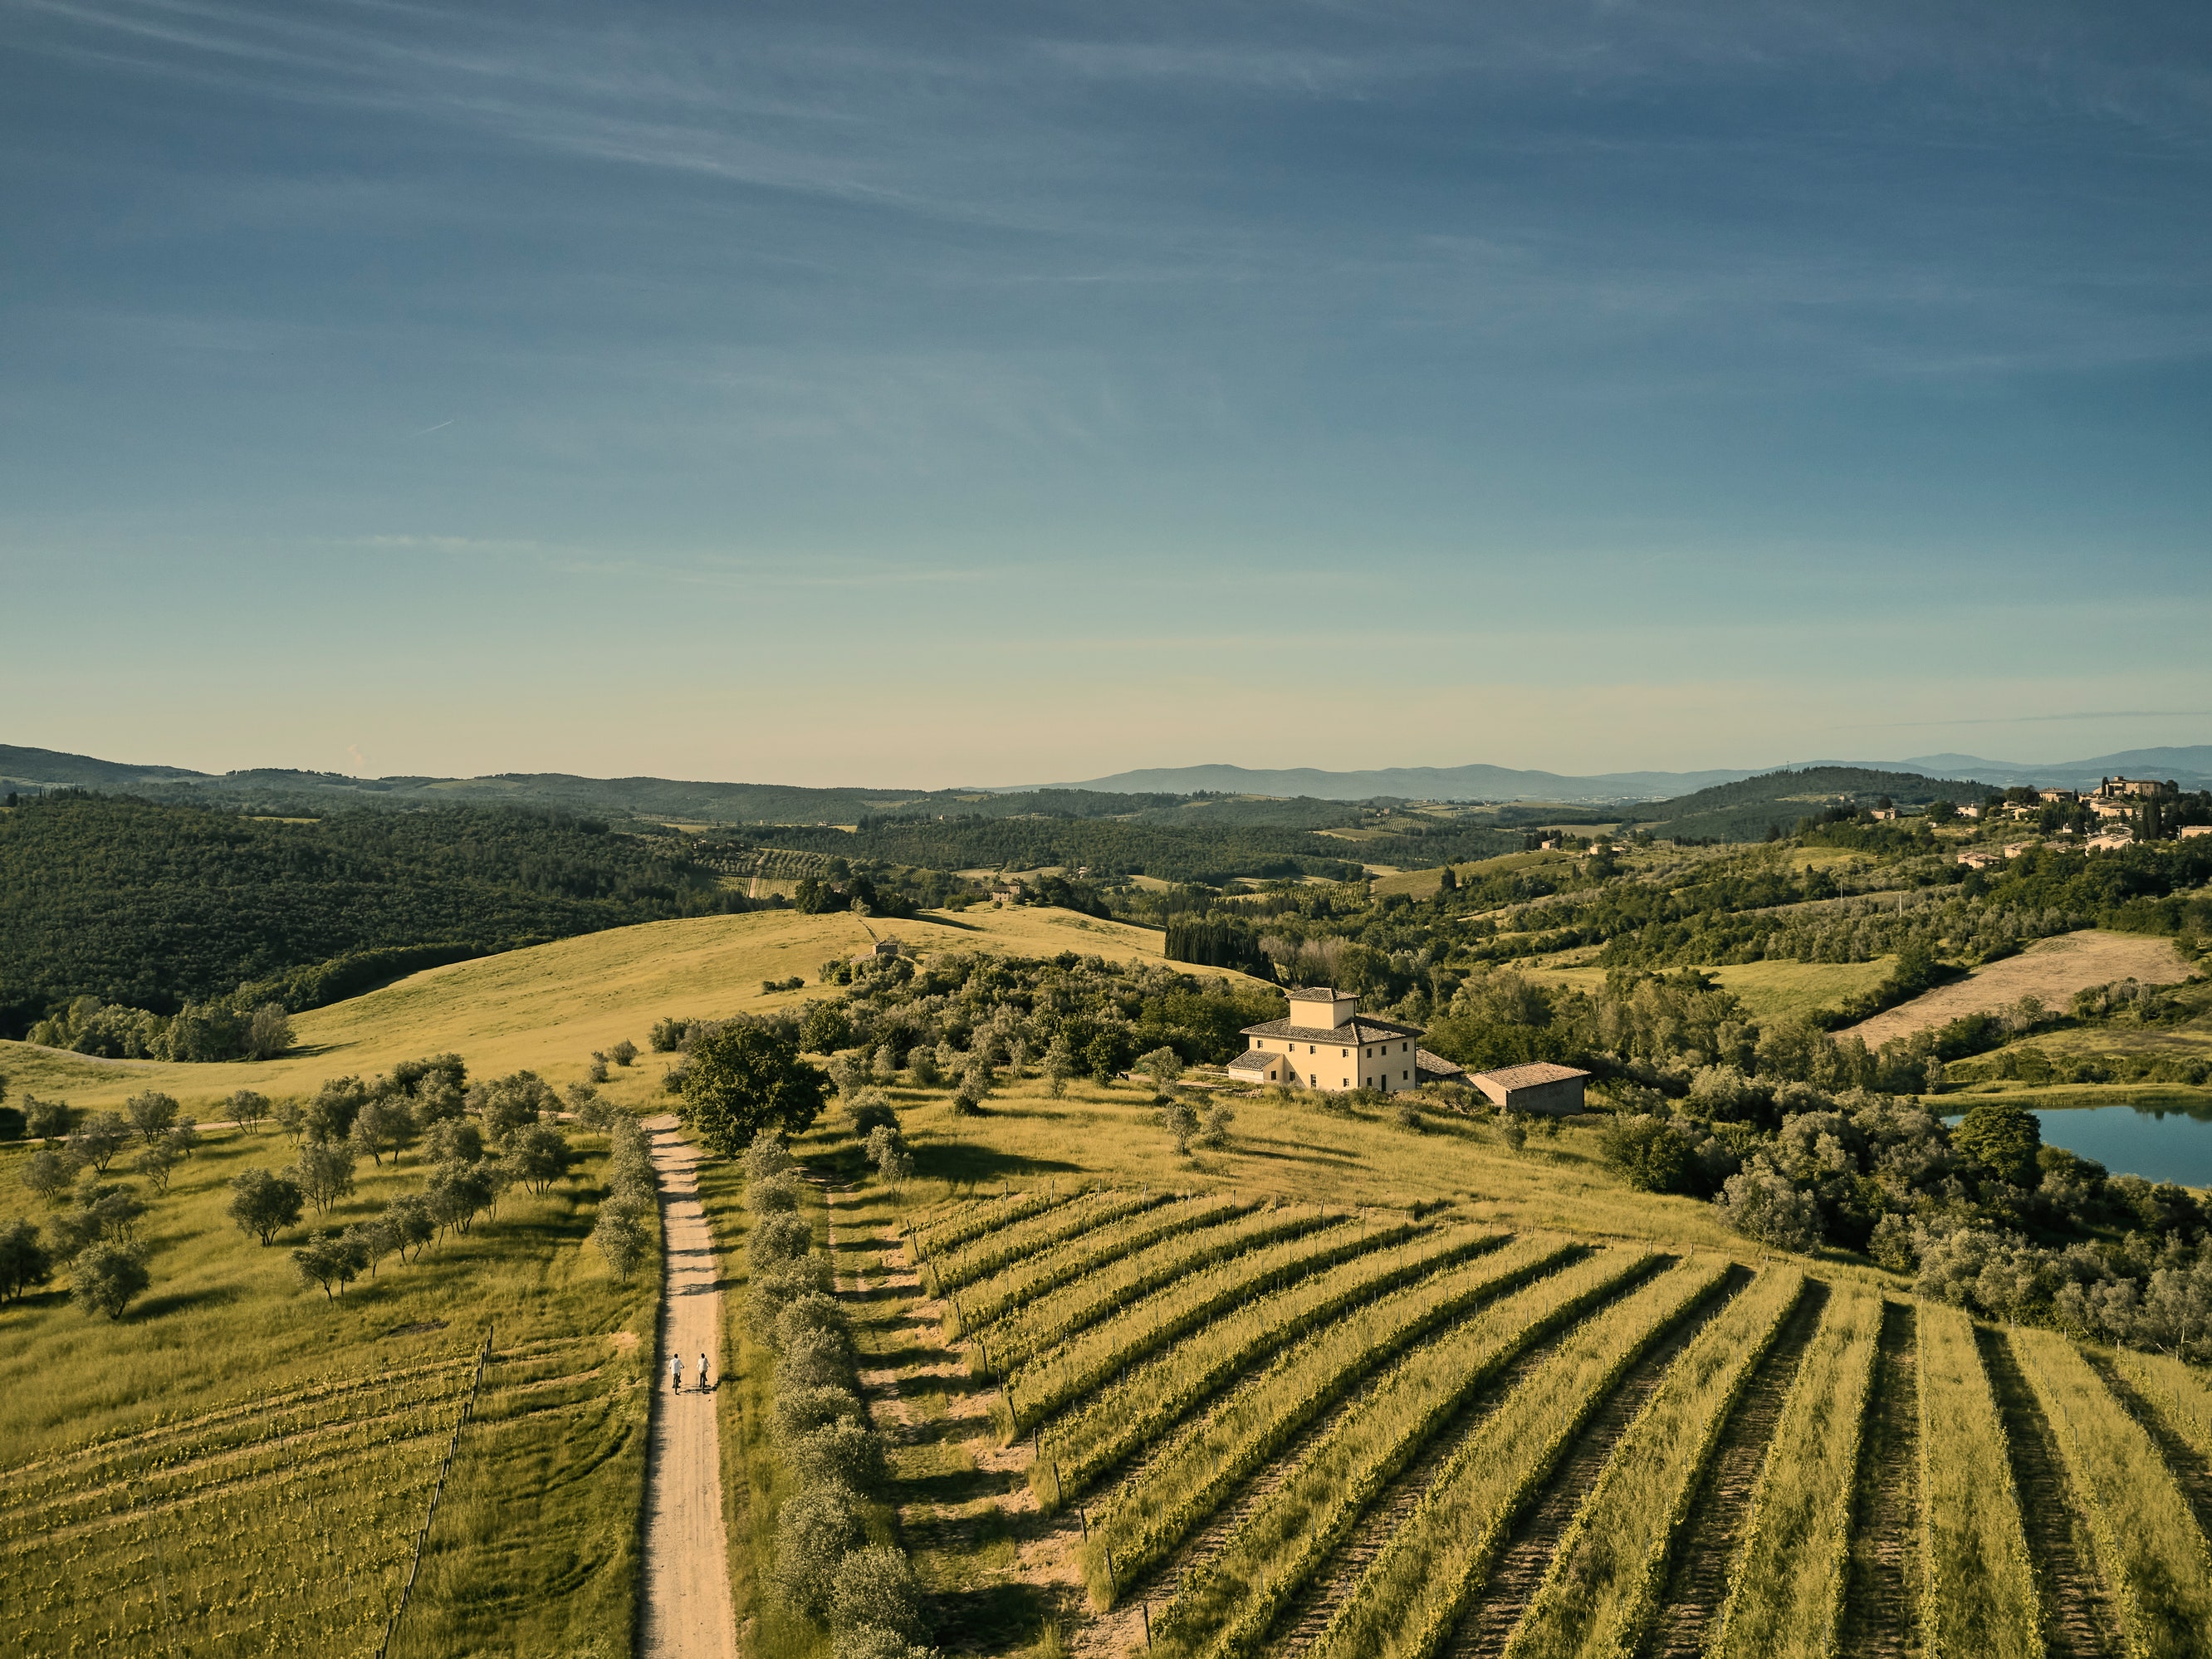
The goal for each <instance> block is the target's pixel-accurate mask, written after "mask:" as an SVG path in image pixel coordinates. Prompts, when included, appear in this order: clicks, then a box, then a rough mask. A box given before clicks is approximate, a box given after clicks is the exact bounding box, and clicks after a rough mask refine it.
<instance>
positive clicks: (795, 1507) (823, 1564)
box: [774, 1483, 862, 1620]
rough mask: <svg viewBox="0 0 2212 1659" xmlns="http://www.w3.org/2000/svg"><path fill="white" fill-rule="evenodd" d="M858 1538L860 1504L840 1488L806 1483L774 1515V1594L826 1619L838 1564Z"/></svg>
mask: <svg viewBox="0 0 2212 1659" xmlns="http://www.w3.org/2000/svg"><path fill="white" fill-rule="evenodd" d="M861 1536H862V1534H861V1528H860V1507H859V1504H857V1502H856V1501H855V1500H854V1496H853V1494H852V1493H851V1492H848V1490H847V1489H846V1488H844V1487H843V1486H837V1485H836V1484H834V1483H832V1484H829V1485H826V1486H811V1487H807V1488H805V1489H804V1490H802V1491H800V1492H797V1493H795V1494H794V1495H793V1496H792V1497H791V1498H787V1500H785V1503H784V1505H783V1507H782V1508H781V1509H780V1510H777V1511H776V1516H775V1568H774V1577H775V1590H776V1594H777V1595H779V1596H781V1598H782V1599H783V1601H785V1603H786V1604H787V1605H788V1606H790V1607H793V1608H794V1609H795V1610H797V1611H798V1612H799V1613H805V1615H806V1616H807V1617H808V1618H810V1619H817V1620H820V1619H827V1618H828V1617H829V1613H830V1608H831V1606H832V1597H833V1595H834V1594H835V1589H836V1571H837V1567H838V1564H839V1563H840V1562H842V1560H843V1559H844V1558H845V1556H846V1553H848V1551H850V1550H853V1549H854V1547H857V1546H858V1545H859V1543H860V1539H861Z"/></svg>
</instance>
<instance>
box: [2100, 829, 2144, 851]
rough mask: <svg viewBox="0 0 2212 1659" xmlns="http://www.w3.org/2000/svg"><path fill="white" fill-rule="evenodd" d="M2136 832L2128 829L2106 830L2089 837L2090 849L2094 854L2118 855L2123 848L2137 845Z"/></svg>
mask: <svg viewBox="0 0 2212 1659" xmlns="http://www.w3.org/2000/svg"><path fill="white" fill-rule="evenodd" d="M2135 842H2136V838H2135V835H2134V832H2133V831H2131V830H2129V829H2106V830H2102V831H2100V833H2098V834H2096V835H2093V836H2090V837H2089V841H2088V848H2089V850H2090V851H2091V852H2093V853H2117V852H2118V851H2119V850H2120V848H2123V847H2132V846H2134V845H2135Z"/></svg>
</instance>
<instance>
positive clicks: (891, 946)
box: [853, 939, 899, 963]
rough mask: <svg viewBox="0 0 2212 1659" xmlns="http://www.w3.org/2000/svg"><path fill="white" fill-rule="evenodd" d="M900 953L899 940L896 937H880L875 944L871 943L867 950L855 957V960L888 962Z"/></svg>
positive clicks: (858, 961) (857, 961)
mask: <svg viewBox="0 0 2212 1659" xmlns="http://www.w3.org/2000/svg"><path fill="white" fill-rule="evenodd" d="M898 953H899V942H898V941H897V940H896V939H878V940H877V941H876V942H875V943H874V944H873V945H870V946H869V947H868V948H867V949H866V950H865V951H861V952H860V955H858V956H856V957H854V958H853V960H854V962H856V963H860V962H888V961H890V959H891V958H892V957H895V956H896V955H897V954H898Z"/></svg>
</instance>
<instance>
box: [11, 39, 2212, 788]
mask: <svg viewBox="0 0 2212 1659" xmlns="http://www.w3.org/2000/svg"><path fill="white" fill-rule="evenodd" d="M2208 187H2212V12H2207V11H2206V10H2205V9H2203V8H2202V7H2179V6H2177V7H2171V8H2163V7H2155V6H2141V7H2133V8H2127V9H2109V8H2090V7H2087V6H2076V7H2057V6H2045V5H2039V4H2036V3H2033V0H2024V3H2002V4H1991V5H1985V6H1984V5H1971V4H1954V5H1950V6H1945V7H1938V8H1931V7H1928V6H1925V5H1920V4H1915V5H1903V4H1899V5H1893V6H1884V5H1879V4H1865V5H1857V6H1830V5H1823V4H1818V3H1798V4H1773V3H1764V4H1747V5H1742V6H1719V5H1711V6H1653V5H1641V4H1606V5H1598V6H1586V7H1577V6H1571V5H1562V4H1557V3H1533V4H1526V5H1505V4H1498V5H1480V6H1467V5H1437V6H1420V5H1403V6H1365V5H1357V4H1322V5H1308V6H1301V5H1296V4H1288V3H1278V4H1271V5H1267V6H1216V5H1206V4H1198V3H1182V4H1176V5H1172V6H1170V5H1161V6H1158V7H1145V6H1124V7H1119V8H1098V7H1091V6H1085V7H1076V6H1061V7H1054V6H1050V5H1029V6H1023V7H1004V8H1000V7H991V6H969V7H964V8H958V9H948V8H917V7H912V6H890V5H874V4H867V3H858V4H848V5H842V6H837V7H825V6H823V5H820V4H811V5H804V6H791V7H778V6H774V5H763V4H755V3H748V4H745V5H742V6H730V5H726V4H718V5H711V6H696V7H695V6H684V5H665V4H661V5H655V4H647V5H629V6H623V7H614V6H607V5H600V6H592V7H586V6H580V5H562V4H557V3H556V4H532V5H528V6H522V5H503V4H501V3H497V0H489V3H486V0H479V3H473V4H471V5H470V6H467V7H461V8H431V7H428V6H422V5H416V4H410V3H361V4H347V3H327V0H286V3H283V4H270V5H266V6H259V5H238V4H230V3H223V0H210V3H200V0H61V3H41V0H15V3H14V4H12V5H10V6H9V7H7V8H6V9H4V10H0V199H4V200H5V201H6V203H7V204H8V207H7V213H6V216H5V220H4V227H5V228H4V229H0V238H4V240H3V241H0V247H4V250H5V255H6V257H5V261H4V266H0V270H4V273H5V274H4V279H3V280H0V706H4V708H5V710H6V714H7V719H6V720H4V721H3V722H0V725H4V727H5V731H4V733H0V740H5V741H13V742H18V743H27V744H40V745H44V746H48V747H55V748H67V749H74V750H85V751H89V752H94V753H98V754H101V755H106V756H109V757H115V758H122V759H133V760H149V761H153V760H159V761H166V762H170V763H179V764H187V765H197V766H202V767H207V768H211V769H222V768H227V767H233V766H246V765H254V764H285V765H296V766H308V767H318V768H328V769H336V770H345V771H362V772H374V773H387V774H388V773H399V772H441V773H442V772H464V773H475V772H485V771H493V770H526V769H528V770H535V769H562V770H570V771H581V772H592V773H601V774H608V773H612V774H624V773H641V772H653V773H660V774H664V775H689V776H708V777H725V778H745V779H760V780H777V781H794V782H854V781H871V782H884V783H899V784H943V783H952V782H964V781H972V782H1011V781H1024V780H1039V779H1046V778H1065V777H1080V776H1089V775H1097V774H1100V773H1103V772H1107V771H1110V770H1113V769H1118V768H1121V767H1125V766H1132V765H1168V764H1176V763H1187V762H1198V761H1222V760H1226V761H1238V762H1243V763H1249V764H1254V765H1268V766H1273V765H1316V766H1324V767H1358V766H1370V765H1386V764H1455V763H1463V762H1469V761H1478V760H1480V761H1490V762H1494V763H1501V764H1508V765H1523V766H1546V767H1550V768H1553V769H1560V770H1566V771H1596V770H1613V769H1628V768H1642V767H1699V766H1712V765H1745V766H1750V765H1758V764H1764V763H1778V762H1782V761H1785V760H1790V759H1801V758H1808V757H1814V756H1826V755H1848V756H1856V757H1884V756H1902V755H1910V754H1922V753H1929V752H1932V751H1936V750H1965V751H1967V752H1972V753H1978V754H1984V755H1994V756H1998V757H2006V758H2018V759H2021V760H2027V761H2033V760H2039V759H2057V758H2063V757H2073V756H2081V755H2093V754H2097V753H2100V752H2105V751H2108V750H2116V749H2120V748H2124V747H2133V746H2137V745H2142V744H2163V743H2195V742H2203V741H2207V740H2212V659H2208V654H2207V653H2206V650H2205V648H2204V645H2203V641H2204V640H2205V638H2206V636H2207V623H2208V622H2212V538H2208V525H2212V513H2208V507H2212V464H2208V456H2212V446H2208V438H2212V418H2209V417H2212V374H2208V353H2212V285H2208V281H2207V273H2208V272H2212V213H2208V211H2207V210H2206V204H2207V202H2208V200H2212V188H2208Z"/></svg>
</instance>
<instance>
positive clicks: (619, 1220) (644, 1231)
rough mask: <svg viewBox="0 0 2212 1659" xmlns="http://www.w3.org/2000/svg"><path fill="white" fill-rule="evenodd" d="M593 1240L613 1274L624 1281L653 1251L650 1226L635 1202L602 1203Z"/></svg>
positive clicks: (627, 1281) (626, 1281) (593, 1232)
mask: <svg viewBox="0 0 2212 1659" xmlns="http://www.w3.org/2000/svg"><path fill="white" fill-rule="evenodd" d="M592 1243H593V1244H594V1245H595V1246H597V1247H598V1249H599V1255H600V1256H601V1257H602V1258H603V1259H604V1260H605V1262H606V1264H607V1266H608V1267H609V1268H611V1270H612V1271H613V1273H614V1276H615V1277H616V1278H617V1279H620V1280H621V1281H622V1282H623V1284H625V1285H627V1284H629V1276H630V1275H631V1274H632V1273H635V1272H636V1271H637V1270H638V1269H639V1268H640V1267H642V1266H643V1265H644V1264H645V1261H646V1258H647V1256H649V1255H652V1254H653V1229H652V1227H651V1225H649V1224H648V1223H647V1221H646V1218H645V1214H644V1212H643V1211H641V1209H639V1208H638V1206H635V1205H634V1204H623V1203H611V1204H604V1205H602V1206H600V1207H599V1225H597V1226H595V1227H593V1228H592Z"/></svg>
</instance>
